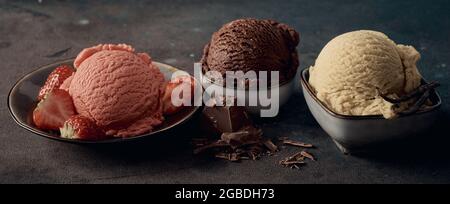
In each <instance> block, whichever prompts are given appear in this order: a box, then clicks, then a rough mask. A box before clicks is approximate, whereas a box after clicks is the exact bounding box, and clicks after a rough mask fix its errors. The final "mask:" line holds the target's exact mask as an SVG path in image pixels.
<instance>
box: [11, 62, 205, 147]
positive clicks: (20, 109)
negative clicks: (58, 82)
mask: <svg viewBox="0 0 450 204" xmlns="http://www.w3.org/2000/svg"><path fill="white" fill-rule="evenodd" d="M73 60H74V59H69V60H64V61H60V62H55V63H53V64H49V65H46V66H43V67H40V68H38V69H36V70H34V71H32V72H31V73H28V74H27V75H25V76H23V77H22V78H21V79H20V80H19V81H18V82H16V84H15V85H14V86H13V87H12V89H11V91H10V92H9V95H8V108H9V111H10V113H11V116H12V118H13V119H14V121H16V123H17V124H19V125H20V126H21V127H23V128H25V129H26V130H28V131H30V132H33V133H35V134H37V135H39V136H42V137H45V138H49V139H54V140H58V141H63V142H71V143H87V144H90V143H117V142H125V141H131V140H138V139H142V138H144V137H150V136H155V135H157V134H161V133H163V132H165V131H167V130H169V129H171V128H174V127H176V126H177V125H180V124H182V123H184V122H186V121H187V120H189V119H190V118H192V116H193V115H194V114H195V112H196V111H197V110H198V109H199V107H195V106H194V107H188V108H186V109H184V110H183V111H181V112H179V113H177V114H175V115H172V116H166V117H165V118H166V120H165V121H164V123H163V124H162V125H161V126H159V127H158V128H157V129H155V130H154V131H153V132H151V133H147V134H142V135H138V136H135V137H128V138H113V139H107V140H101V141H84V140H72V139H65V138H61V137H59V132H47V131H42V130H39V129H37V128H36V126H34V124H33V122H32V111H33V109H34V107H35V106H36V104H37V101H36V97H37V95H38V92H39V89H40V87H41V86H42V85H43V83H44V82H45V80H46V79H47V76H48V75H49V74H50V72H51V71H53V70H54V69H55V68H56V67H57V66H59V65H61V64H73ZM154 64H155V65H156V66H157V67H158V68H159V69H160V70H161V72H162V73H163V74H164V77H165V78H166V80H169V79H170V77H171V75H172V73H174V72H176V71H178V69H177V68H174V67H172V66H169V65H166V64H162V63H158V62H154ZM196 87H199V88H201V87H200V86H196ZM196 100H201V99H196Z"/></svg>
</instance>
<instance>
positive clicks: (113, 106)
mask: <svg viewBox="0 0 450 204" xmlns="http://www.w3.org/2000/svg"><path fill="white" fill-rule="evenodd" d="M74 66H75V68H76V72H75V74H74V75H73V76H72V77H70V78H69V79H68V80H66V81H65V82H64V85H63V86H62V87H61V88H63V89H68V90H69V93H70V95H71V96H72V98H73V102H74V105H75V108H76V110H77V112H78V113H79V114H80V115H82V116H85V117H87V118H89V119H91V120H92V121H94V122H95V123H96V125H98V126H99V127H101V128H102V129H104V130H105V132H106V134H107V135H113V136H117V137H130V136H136V135H139V134H142V133H146V132H151V131H152V130H153V129H154V128H155V127H156V126H158V125H160V124H161V123H162V122H163V120H164V118H163V113H162V105H161V103H160V98H161V96H162V95H163V94H164V88H165V87H164V76H163V74H162V73H161V72H160V71H159V69H158V68H157V67H155V66H153V65H152V60H151V58H150V56H149V55H148V54H146V53H135V50H134V49H133V48H132V47H131V46H128V45H125V44H119V45H112V44H105V45H103V44H102V45H98V46H95V47H91V48H87V49H84V50H83V51H82V52H81V53H80V54H79V55H78V56H77V58H76V59H75V62H74Z"/></svg>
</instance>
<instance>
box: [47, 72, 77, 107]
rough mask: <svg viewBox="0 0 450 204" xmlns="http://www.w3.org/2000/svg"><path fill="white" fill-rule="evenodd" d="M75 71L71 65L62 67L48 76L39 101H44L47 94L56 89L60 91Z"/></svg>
mask: <svg viewBox="0 0 450 204" xmlns="http://www.w3.org/2000/svg"><path fill="white" fill-rule="evenodd" d="M73 72H74V71H73V69H72V67H70V66H69V65H60V66H59V67H57V68H56V69H55V70H53V71H52V72H51V73H50V75H48V77H47V80H46V81H45V84H44V86H42V87H41V90H40V91H39V95H38V100H39V101H40V100H42V99H43V98H44V96H45V95H46V94H48V93H49V92H51V91H52V90H54V89H59V87H60V86H61V84H62V83H63V82H64V81H65V80H66V79H67V78H69V77H70V76H72V74H73Z"/></svg>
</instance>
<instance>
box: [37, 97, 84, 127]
mask: <svg viewBox="0 0 450 204" xmlns="http://www.w3.org/2000/svg"><path fill="white" fill-rule="evenodd" d="M75 114H76V111H75V107H74V105H73V101H72V97H71V96H70V95H69V93H67V92H66V91H64V90H60V89H55V90H53V91H51V92H50V93H47V94H46V95H45V97H44V98H43V99H42V100H41V101H40V102H39V103H38V105H37V107H36V108H35V109H34V111H33V122H34V124H35V125H36V127H38V128H39V129H42V130H59V128H60V127H62V126H63V125H64V122H65V121H66V120H67V119H68V118H69V117H70V116H72V115H75Z"/></svg>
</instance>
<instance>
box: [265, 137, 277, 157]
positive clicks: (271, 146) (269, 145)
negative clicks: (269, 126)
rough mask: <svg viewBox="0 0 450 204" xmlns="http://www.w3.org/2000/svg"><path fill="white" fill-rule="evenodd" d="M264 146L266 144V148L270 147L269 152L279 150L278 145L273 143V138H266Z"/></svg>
mask: <svg viewBox="0 0 450 204" xmlns="http://www.w3.org/2000/svg"><path fill="white" fill-rule="evenodd" d="M264 146H266V148H267V149H269V152H270V153H272V154H273V153H275V152H277V151H278V147H277V146H276V145H275V144H273V142H272V141H271V140H266V141H265V142H264Z"/></svg>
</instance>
